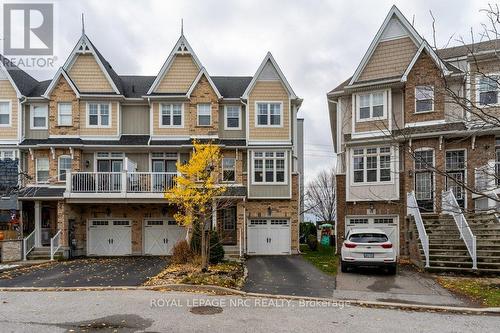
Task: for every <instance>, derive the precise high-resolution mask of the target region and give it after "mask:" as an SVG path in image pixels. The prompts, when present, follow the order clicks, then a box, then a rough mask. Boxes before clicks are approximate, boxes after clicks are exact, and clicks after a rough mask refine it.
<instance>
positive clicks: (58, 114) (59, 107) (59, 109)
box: [57, 102, 73, 127]
mask: <svg viewBox="0 0 500 333" xmlns="http://www.w3.org/2000/svg"><path fill="white" fill-rule="evenodd" d="M61 104H69V105H70V106H71V114H70V116H71V124H69V125H67V124H61ZM57 126H59V127H72V126H73V103H72V102H57Z"/></svg>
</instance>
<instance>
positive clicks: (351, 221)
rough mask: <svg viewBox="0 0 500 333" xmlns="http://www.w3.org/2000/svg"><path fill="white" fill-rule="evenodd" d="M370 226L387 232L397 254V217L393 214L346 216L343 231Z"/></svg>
mask: <svg viewBox="0 0 500 333" xmlns="http://www.w3.org/2000/svg"><path fill="white" fill-rule="evenodd" d="M353 228H356V229H360V228H363V229H365V228H370V229H380V230H382V231H383V232H385V233H386V234H387V237H389V240H390V241H391V243H392V244H393V246H394V248H395V249H396V253H397V254H398V255H399V227H398V218H397V217H395V216H373V217H371V216H370V217H365V216H363V217H357V216H356V217H348V218H347V219H346V225H345V233H346V234H347V232H348V231H349V230H350V229H353Z"/></svg>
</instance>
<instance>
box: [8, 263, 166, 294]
mask: <svg viewBox="0 0 500 333" xmlns="http://www.w3.org/2000/svg"><path fill="white" fill-rule="evenodd" d="M167 264H168V260H167V258H165V257H116V258H82V259H74V260H68V261H58V262H50V263H46V264H41V265H37V266H31V267H21V268H17V269H13V270H10V271H6V272H2V273H0V288H1V287H95V286H139V285H142V284H143V283H144V282H146V281H147V280H148V279H149V278H150V277H153V276H155V275H157V274H158V273H159V272H161V271H162V270H163V268H165V266H166V265H167Z"/></svg>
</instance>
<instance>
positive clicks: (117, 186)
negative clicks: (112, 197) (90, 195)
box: [97, 160, 123, 192]
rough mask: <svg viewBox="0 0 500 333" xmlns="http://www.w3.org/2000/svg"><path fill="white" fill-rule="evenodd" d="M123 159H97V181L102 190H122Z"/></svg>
mask: <svg viewBox="0 0 500 333" xmlns="http://www.w3.org/2000/svg"><path fill="white" fill-rule="evenodd" d="M122 171H123V160H97V172H98V174H97V181H98V183H97V184H98V186H99V190H100V191H106V192H108V191H109V192H119V191H121V181H122V178H121V172H122Z"/></svg>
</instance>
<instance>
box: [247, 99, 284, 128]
mask: <svg viewBox="0 0 500 333" xmlns="http://www.w3.org/2000/svg"><path fill="white" fill-rule="evenodd" d="M259 104H267V105H268V110H269V113H268V115H267V120H268V124H271V108H270V107H269V105H270V104H279V105H280V123H279V125H259V108H258V105H259ZM254 113H255V127H260V128H279V127H283V102H282V101H256V102H255V107H254Z"/></svg>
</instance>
